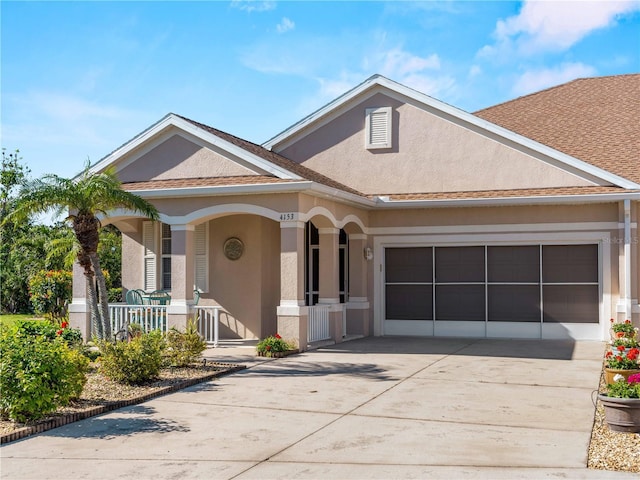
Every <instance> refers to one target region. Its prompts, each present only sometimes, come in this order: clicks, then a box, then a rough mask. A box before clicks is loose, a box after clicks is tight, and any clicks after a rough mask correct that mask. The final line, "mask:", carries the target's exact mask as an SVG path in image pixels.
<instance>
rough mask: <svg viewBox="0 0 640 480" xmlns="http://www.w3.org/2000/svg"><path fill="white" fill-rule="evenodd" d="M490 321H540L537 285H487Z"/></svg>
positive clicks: (538, 288)
mask: <svg viewBox="0 0 640 480" xmlns="http://www.w3.org/2000/svg"><path fill="white" fill-rule="evenodd" d="M488 296H489V321H490V322H537V323H540V287H539V286H538V285H489V295H488Z"/></svg>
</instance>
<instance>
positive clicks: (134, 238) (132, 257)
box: [115, 220, 144, 300]
mask: <svg viewBox="0 0 640 480" xmlns="http://www.w3.org/2000/svg"><path fill="white" fill-rule="evenodd" d="M115 225H116V226H117V227H121V226H123V225H124V224H123V223H116V224H115ZM126 225H127V227H128V228H126V229H124V228H123V229H121V232H122V277H121V278H122V288H123V296H124V295H125V294H126V292H127V291H128V290H134V289H137V288H142V287H143V286H144V268H143V255H144V249H143V247H142V220H129V221H127V223H126ZM123 300H124V298H123Z"/></svg>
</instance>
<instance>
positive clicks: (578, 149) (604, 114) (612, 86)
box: [474, 74, 640, 183]
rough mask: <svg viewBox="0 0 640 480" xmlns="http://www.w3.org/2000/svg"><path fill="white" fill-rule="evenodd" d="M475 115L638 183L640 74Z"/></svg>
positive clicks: (562, 88) (585, 83) (562, 89)
mask: <svg viewBox="0 0 640 480" xmlns="http://www.w3.org/2000/svg"><path fill="white" fill-rule="evenodd" d="M474 115H476V116H478V117H480V118H483V119H485V120H488V121H490V122H492V123H495V124H496V125H500V126H501V127H504V128H507V129H509V130H511V131H513V132H516V133H518V134H520V135H523V136H525V137H528V138H530V139H532V140H535V141H537V142H539V143H542V144H544V145H547V146H549V147H551V148H554V149H556V150H559V151H561V152H563V153H566V154H568V155H571V156H573V157H575V158H578V159H580V160H583V161H585V162H587V163H590V164H592V165H595V166H596V167H599V168H602V169H604V170H607V171H609V172H611V173H614V174H616V175H619V176H621V177H625V178H627V179H629V180H631V181H633V182H636V183H640V74H631V75H617V76H611V77H596V78H583V79H579V80H574V81H572V82H569V83H565V84H563V85H559V86H556V87H553V88H549V89H547V90H543V91H541V92H537V93H533V94H531V95H527V96H524V97H520V98H516V99H515V100H511V101H509V102H505V103H502V104H500V105H495V106H493V107H489V108H486V109H484V110H480V111H478V112H475V113H474Z"/></svg>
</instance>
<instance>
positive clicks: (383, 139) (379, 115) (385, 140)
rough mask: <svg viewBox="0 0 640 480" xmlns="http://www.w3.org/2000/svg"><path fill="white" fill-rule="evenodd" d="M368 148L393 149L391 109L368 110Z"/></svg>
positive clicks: (366, 126)
mask: <svg viewBox="0 0 640 480" xmlns="http://www.w3.org/2000/svg"><path fill="white" fill-rule="evenodd" d="M365 131H366V142H365V143H366V148H368V149H374V148H391V146H392V145H391V131H392V124H391V107H380V108H367V109H366V121H365Z"/></svg>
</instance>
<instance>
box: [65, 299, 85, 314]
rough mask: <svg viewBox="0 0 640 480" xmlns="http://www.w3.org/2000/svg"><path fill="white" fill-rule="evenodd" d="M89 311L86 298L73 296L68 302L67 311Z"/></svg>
mask: <svg viewBox="0 0 640 480" xmlns="http://www.w3.org/2000/svg"><path fill="white" fill-rule="evenodd" d="M88 311H89V306H88V305H87V299H86V298H83V297H73V299H72V300H71V303H70V304H69V313H86V312H88Z"/></svg>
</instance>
